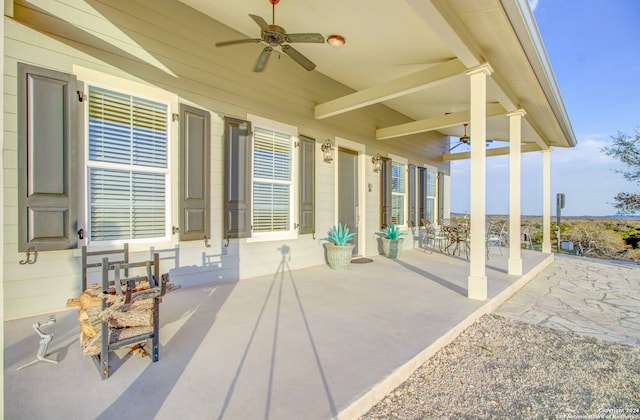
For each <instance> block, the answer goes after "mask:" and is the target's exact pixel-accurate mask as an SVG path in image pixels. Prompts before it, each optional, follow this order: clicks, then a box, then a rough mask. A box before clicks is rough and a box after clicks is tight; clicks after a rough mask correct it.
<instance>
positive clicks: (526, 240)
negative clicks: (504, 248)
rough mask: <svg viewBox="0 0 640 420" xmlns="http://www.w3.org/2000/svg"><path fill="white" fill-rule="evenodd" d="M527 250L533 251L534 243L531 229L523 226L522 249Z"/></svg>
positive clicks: (521, 234) (521, 235) (521, 233)
mask: <svg viewBox="0 0 640 420" xmlns="http://www.w3.org/2000/svg"><path fill="white" fill-rule="evenodd" d="M523 246H524V248H525V249H533V242H532V241H531V228H530V227H529V226H527V225H523V226H522V231H521V232H520V247H523Z"/></svg>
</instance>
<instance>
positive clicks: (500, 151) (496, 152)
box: [442, 143, 542, 162]
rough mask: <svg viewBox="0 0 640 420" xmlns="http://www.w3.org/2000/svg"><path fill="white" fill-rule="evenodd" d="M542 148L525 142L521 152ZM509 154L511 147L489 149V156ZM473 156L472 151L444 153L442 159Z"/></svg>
mask: <svg viewBox="0 0 640 420" xmlns="http://www.w3.org/2000/svg"><path fill="white" fill-rule="evenodd" d="M541 150H542V149H540V147H538V145H537V144H535V143H530V144H525V145H524V146H522V149H521V150H520V152H521V153H529V152H540V151H541ZM508 154H509V147H496V148H495V149H487V157H488V156H503V155H508ZM469 158H471V152H462V153H451V154H448V155H442V161H443V162H448V161H452V160H463V159H469Z"/></svg>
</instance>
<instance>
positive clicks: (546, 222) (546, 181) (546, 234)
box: [542, 149, 551, 254]
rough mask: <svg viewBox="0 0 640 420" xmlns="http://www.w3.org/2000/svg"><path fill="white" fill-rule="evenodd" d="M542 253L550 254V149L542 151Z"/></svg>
mask: <svg viewBox="0 0 640 420" xmlns="http://www.w3.org/2000/svg"><path fill="white" fill-rule="evenodd" d="M542 205H543V208H542V252H544V253H546V254H550V253H551V149H547V150H543V151H542Z"/></svg>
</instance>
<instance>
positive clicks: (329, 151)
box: [320, 140, 333, 163]
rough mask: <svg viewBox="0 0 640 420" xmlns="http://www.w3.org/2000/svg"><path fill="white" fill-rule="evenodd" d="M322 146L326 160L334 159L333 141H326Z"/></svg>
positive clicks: (328, 161) (329, 161)
mask: <svg viewBox="0 0 640 420" xmlns="http://www.w3.org/2000/svg"><path fill="white" fill-rule="evenodd" d="M320 148H321V149H322V154H323V158H324V161H325V162H327V163H331V162H332V161H333V144H331V141H330V140H327V141H325V142H324V144H323V145H322V146H321V147H320Z"/></svg>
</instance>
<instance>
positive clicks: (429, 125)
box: [376, 103, 506, 140]
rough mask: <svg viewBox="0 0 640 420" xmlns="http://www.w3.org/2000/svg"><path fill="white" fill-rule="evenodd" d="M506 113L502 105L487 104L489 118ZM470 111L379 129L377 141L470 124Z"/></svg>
mask: <svg viewBox="0 0 640 420" xmlns="http://www.w3.org/2000/svg"><path fill="white" fill-rule="evenodd" d="M505 113H506V111H505V109H504V108H503V107H502V105H500V104H498V103H495V104H487V118H488V117H495V116H498V115H504V114H505ZM469 118H470V111H460V112H454V113H452V114H447V115H441V116H438V117H433V118H426V119H424V120H418V121H412V122H409V123H405V124H399V125H394V126H391V127H385V128H379V129H377V130H376V139H377V140H386V139H391V138H394V137H401V136H408V135H410V134H416V133H424V132H425V131H434V130H440V129H443V128H447V127H453V126H456V125H460V124H464V123H468V122H469Z"/></svg>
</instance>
